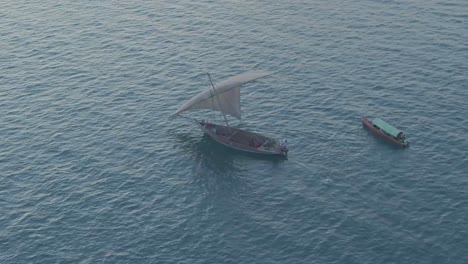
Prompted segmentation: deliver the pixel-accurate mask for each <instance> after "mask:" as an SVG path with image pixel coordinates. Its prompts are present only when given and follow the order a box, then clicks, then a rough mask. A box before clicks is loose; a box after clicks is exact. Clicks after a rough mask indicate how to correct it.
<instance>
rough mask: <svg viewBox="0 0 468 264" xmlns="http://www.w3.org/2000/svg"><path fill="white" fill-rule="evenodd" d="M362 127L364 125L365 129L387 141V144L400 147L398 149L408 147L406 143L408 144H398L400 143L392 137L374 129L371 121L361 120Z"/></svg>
mask: <svg viewBox="0 0 468 264" xmlns="http://www.w3.org/2000/svg"><path fill="white" fill-rule="evenodd" d="M362 125H364V126H365V127H367V128H368V129H369V130H370V131H372V132H373V133H374V134H376V135H378V136H380V137H381V138H383V139H385V140H387V141H389V142H391V143H393V144H396V145H398V146H400V147H403V148H405V147H408V146H409V143H408V142H406V143H402V142H400V141H398V140H396V139H394V138H393V137H391V136H389V135H387V134H385V133H384V132H383V131H381V130H380V129H378V128H376V127H375V126H374V124H373V123H372V121H370V120H369V119H367V118H363V119H362Z"/></svg>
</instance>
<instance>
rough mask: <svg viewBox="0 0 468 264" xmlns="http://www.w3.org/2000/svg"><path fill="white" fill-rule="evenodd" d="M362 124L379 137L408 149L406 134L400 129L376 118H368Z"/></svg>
mask: <svg viewBox="0 0 468 264" xmlns="http://www.w3.org/2000/svg"><path fill="white" fill-rule="evenodd" d="M362 124H363V125H364V126H365V127H367V128H369V129H370V130H371V131H372V132H374V133H375V134H377V135H378V136H380V137H382V138H384V139H386V140H388V141H390V142H392V143H394V144H397V145H399V146H401V147H408V146H409V142H408V140H407V139H406V136H405V134H404V133H403V132H402V131H400V130H399V129H398V128H396V127H394V126H392V125H390V124H388V123H387V122H385V121H383V120H382V119H380V118H374V119H372V120H369V119H367V118H363V119H362Z"/></svg>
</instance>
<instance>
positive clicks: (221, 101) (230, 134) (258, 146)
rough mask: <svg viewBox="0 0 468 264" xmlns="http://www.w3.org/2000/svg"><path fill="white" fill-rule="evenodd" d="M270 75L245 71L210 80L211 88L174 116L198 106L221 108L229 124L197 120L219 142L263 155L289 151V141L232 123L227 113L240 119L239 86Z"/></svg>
mask: <svg viewBox="0 0 468 264" xmlns="http://www.w3.org/2000/svg"><path fill="white" fill-rule="evenodd" d="M269 75H271V73H268V72H246V73H242V74H238V75H235V76H233V77H231V78H229V79H227V80H224V81H222V82H219V83H218V84H216V85H215V84H214V83H213V81H212V80H211V76H210V75H209V74H208V77H209V79H210V83H211V87H210V88H208V89H206V90H204V91H202V92H200V93H198V94H197V95H195V96H194V97H192V98H191V99H190V100H188V101H187V102H185V103H184V104H183V105H181V106H180V107H179V109H177V111H176V112H175V113H174V115H179V114H181V113H182V112H185V111H192V110H196V109H208V110H212V111H219V112H221V113H222V114H223V116H224V121H225V123H226V125H221V124H214V123H211V122H207V121H205V120H197V119H194V120H195V122H196V123H197V125H198V126H199V127H200V128H201V130H202V131H203V132H204V133H205V134H206V135H208V136H209V137H210V138H212V139H213V140H215V141H216V142H218V143H220V144H223V145H225V146H227V147H230V148H233V149H237V150H241V151H246V152H250V153H256V154H264V155H279V156H283V157H286V156H287V154H288V147H287V146H286V143H287V141H286V140H284V141H283V140H281V139H278V138H272V137H268V136H265V135H261V134H259V133H254V132H250V131H246V130H242V129H239V128H235V127H232V126H230V125H229V123H228V122H227V118H226V114H228V115H231V116H233V117H236V118H238V119H239V120H240V119H241V108H240V87H241V86H242V85H244V84H246V83H249V82H252V81H255V80H257V79H260V78H263V77H266V76H269Z"/></svg>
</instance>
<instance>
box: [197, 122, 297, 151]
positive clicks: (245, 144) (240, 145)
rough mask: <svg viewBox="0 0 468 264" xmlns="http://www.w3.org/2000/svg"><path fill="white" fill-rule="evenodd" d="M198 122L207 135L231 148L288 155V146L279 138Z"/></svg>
mask: <svg viewBox="0 0 468 264" xmlns="http://www.w3.org/2000/svg"><path fill="white" fill-rule="evenodd" d="M197 124H198V125H199V126H200V128H201V129H202V131H203V132H204V133H205V134H206V135H208V136H209V137H210V138H212V139H213V140H215V141H216V142H218V143H221V144H223V145H225V146H227V147H229V148H233V149H236V150H240V151H244V152H249V153H254V154H261V155H272V156H283V157H286V156H287V153H288V148H287V147H286V146H285V145H284V144H281V142H280V140H278V139H275V138H271V137H267V136H264V135H261V134H258V133H254V132H248V131H245V130H241V129H238V128H233V127H228V126H222V125H217V124H212V123H208V122H203V121H202V122H199V121H197Z"/></svg>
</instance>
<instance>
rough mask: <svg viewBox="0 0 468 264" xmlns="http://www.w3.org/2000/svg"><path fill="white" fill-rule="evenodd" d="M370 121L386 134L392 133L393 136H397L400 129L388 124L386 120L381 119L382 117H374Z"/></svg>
mask: <svg viewBox="0 0 468 264" xmlns="http://www.w3.org/2000/svg"><path fill="white" fill-rule="evenodd" d="M372 123H374V125H376V126H378V127H380V129H382V130H383V131H385V132H386V133H387V134H389V135H392V136H393V137H395V138H396V137H397V136H398V134H400V132H401V131H400V130H399V129H398V128H396V127H394V126H392V125H390V124H388V123H387V122H385V121H383V120H382V119H380V118H374V119H373V120H372Z"/></svg>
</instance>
